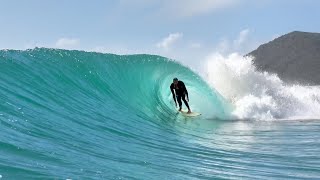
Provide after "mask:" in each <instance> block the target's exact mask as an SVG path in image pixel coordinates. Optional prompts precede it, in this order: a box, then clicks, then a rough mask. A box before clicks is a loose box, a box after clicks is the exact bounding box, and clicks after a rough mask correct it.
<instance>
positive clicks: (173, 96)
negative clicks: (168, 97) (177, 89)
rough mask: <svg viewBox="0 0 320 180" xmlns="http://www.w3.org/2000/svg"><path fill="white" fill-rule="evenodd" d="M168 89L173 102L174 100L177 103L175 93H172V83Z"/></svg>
mask: <svg viewBox="0 0 320 180" xmlns="http://www.w3.org/2000/svg"><path fill="white" fill-rule="evenodd" d="M170 90H171V93H172V98H173V100H174V102H175V103H177V100H176V95H175V94H174V91H173V84H171V86H170Z"/></svg>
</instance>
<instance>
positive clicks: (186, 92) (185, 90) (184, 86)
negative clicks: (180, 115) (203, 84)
mask: <svg viewBox="0 0 320 180" xmlns="http://www.w3.org/2000/svg"><path fill="white" fill-rule="evenodd" d="M182 85H183V89H184V93H185V95H186V96H187V98H188V101H189V95H188V90H187V88H186V85H184V83H182Z"/></svg>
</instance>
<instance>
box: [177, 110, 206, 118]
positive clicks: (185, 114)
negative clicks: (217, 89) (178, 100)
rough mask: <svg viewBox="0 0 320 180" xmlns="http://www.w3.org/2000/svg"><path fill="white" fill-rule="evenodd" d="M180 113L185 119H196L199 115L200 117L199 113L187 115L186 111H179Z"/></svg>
mask: <svg viewBox="0 0 320 180" xmlns="http://www.w3.org/2000/svg"><path fill="white" fill-rule="evenodd" d="M180 113H181V114H182V115H183V116H186V117H197V116H200V115H201V113H198V112H191V113H188V111H186V110H182V111H180Z"/></svg>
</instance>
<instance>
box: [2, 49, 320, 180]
mask: <svg viewBox="0 0 320 180" xmlns="http://www.w3.org/2000/svg"><path fill="white" fill-rule="evenodd" d="M203 62H204V63H203V64H202V66H203V70H202V71H201V72H195V71H192V70H191V69H190V68H189V67H187V66H186V65H184V64H181V63H179V62H178V61H175V60H172V59H168V58H165V57H161V56H155V55H147V54H141V55H121V56H120V55H115V54H102V53H96V52H84V51H69V50H60V49H46V48H35V49H30V50H23V51H20V50H1V51H0V128H1V129H0V130H1V131H0V137H1V139H0V147H1V148H0V178H1V179H317V178H319V177H320V168H319V167H320V156H319V152H320V134H319V130H320V121H319V119H320V112H319V108H320V88H319V87H315V86H303V85H297V84H286V83H284V82H283V81H281V80H280V79H279V78H278V77H277V76H276V75H274V74H270V73H267V72H258V71H257V70H256V69H255V67H254V65H253V58H252V57H242V56H240V55H239V54H237V53H234V54H231V55H228V56H222V55H221V54H218V53H217V54H212V55H211V56H208V58H207V59H205V60H204V61H203ZM174 77H178V78H179V79H181V80H183V81H184V82H185V84H186V86H187V88H188V91H189V96H190V106H191V108H192V110H194V111H197V112H201V113H202V115H201V116H199V117H197V118H186V117H183V116H181V115H180V114H179V113H177V111H176V109H175V107H174V103H173V101H172V96H171V94H170V93H171V92H170V89H169V86H170V84H171V83H172V79H173V78H174Z"/></svg>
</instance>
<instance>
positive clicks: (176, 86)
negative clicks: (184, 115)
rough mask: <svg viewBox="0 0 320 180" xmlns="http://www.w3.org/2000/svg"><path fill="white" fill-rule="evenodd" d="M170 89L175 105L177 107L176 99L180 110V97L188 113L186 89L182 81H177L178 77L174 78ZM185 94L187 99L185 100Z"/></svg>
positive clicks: (189, 111)
mask: <svg viewBox="0 0 320 180" xmlns="http://www.w3.org/2000/svg"><path fill="white" fill-rule="evenodd" d="M170 90H171V93H172V97H173V100H174V102H175V104H176V107H177V101H178V103H179V111H181V109H182V102H181V99H182V100H183V102H184V104H185V105H186V106H187V108H188V113H191V110H190V107H189V104H188V102H189V96H188V91H187V88H186V86H185V85H184V83H183V82H182V81H179V80H178V78H174V79H173V83H172V84H171V86H170ZM173 90H175V92H176V93H174V91H173ZM186 96H187V100H186Z"/></svg>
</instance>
